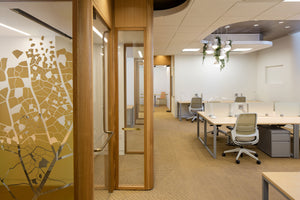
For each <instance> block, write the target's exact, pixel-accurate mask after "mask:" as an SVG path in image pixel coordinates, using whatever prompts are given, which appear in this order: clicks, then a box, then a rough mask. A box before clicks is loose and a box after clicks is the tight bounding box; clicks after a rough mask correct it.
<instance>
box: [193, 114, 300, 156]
mask: <svg viewBox="0 0 300 200" xmlns="http://www.w3.org/2000/svg"><path fill="white" fill-rule="evenodd" d="M199 116H201V117H202V118H203V123H204V140H202V138H201V137H200V130H199V125H200V120H199ZM207 122H208V123H209V124H212V125H213V127H214V130H213V131H214V139H213V152H212V151H211V150H210V149H209V147H208V146H207ZM235 122H236V117H216V118H214V119H213V118H211V117H209V116H208V115H207V114H206V113H205V112H198V117H197V137H198V139H199V140H200V141H201V142H202V144H203V145H204V146H205V148H206V149H207V151H208V152H209V153H210V154H211V155H212V157H213V158H216V157H217V125H234V124H235ZM257 124H258V125H285V124H291V125H293V134H294V146H293V158H299V124H300V117H257Z"/></svg>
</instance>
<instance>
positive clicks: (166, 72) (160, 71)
mask: <svg viewBox="0 0 300 200" xmlns="http://www.w3.org/2000/svg"><path fill="white" fill-rule="evenodd" d="M161 92H165V93H166V94H167V107H168V108H170V67H164V66H156V67H154V69H153V93H154V94H160V93H161Z"/></svg>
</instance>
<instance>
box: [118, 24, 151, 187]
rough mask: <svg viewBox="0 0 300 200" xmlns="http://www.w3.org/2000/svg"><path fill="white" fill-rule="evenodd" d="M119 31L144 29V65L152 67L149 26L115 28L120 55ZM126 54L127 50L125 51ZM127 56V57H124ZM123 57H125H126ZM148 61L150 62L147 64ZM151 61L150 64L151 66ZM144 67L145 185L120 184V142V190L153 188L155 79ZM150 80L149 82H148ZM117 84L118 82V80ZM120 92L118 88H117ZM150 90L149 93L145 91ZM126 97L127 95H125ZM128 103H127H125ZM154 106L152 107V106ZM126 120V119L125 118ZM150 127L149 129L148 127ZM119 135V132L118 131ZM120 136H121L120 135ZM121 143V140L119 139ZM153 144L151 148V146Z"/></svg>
mask: <svg viewBox="0 0 300 200" xmlns="http://www.w3.org/2000/svg"><path fill="white" fill-rule="evenodd" d="M119 31H144V60H145V61H144V66H145V67H146V66H147V67H148V68H150V69H152V58H151V57H152V56H149V55H148V54H149V53H150V54H152V51H151V52H149V50H147V47H149V45H150V44H152V43H151V42H150V41H148V40H149V33H148V32H147V28H145V27H137V28H125V27H124V28H123V27H120V28H115V35H114V40H115V41H116V42H115V43H114V55H118V32H119ZM124 56H125V52H124ZM124 58H125V57H124ZM124 58H123V59H124ZM147 61H148V64H146V63H147ZM149 63H151V64H150V66H149ZM114 65H115V66H117V67H118V57H115V63H114ZM124 65H125V59H124ZM117 67H116V68H115V70H116V71H117V72H116V74H117V75H118V69H117ZM145 67H144V104H145V105H146V106H147V105H148V107H147V108H146V107H145V108H146V109H145V110H144V112H145V115H146V116H147V113H148V115H150V116H151V117H150V119H148V121H146V120H147V119H146V118H144V121H145V125H144V185H143V186H119V170H118V169H119V144H118V145H117V146H118V148H117V149H116V151H114V154H115V155H114V158H116V160H115V161H116V172H115V173H116V181H117V182H116V189H120V190H147V189H152V188H153V132H152V129H153V124H152V123H153V98H152V96H153V86H152V87H149V86H148V85H149V83H148V82H151V85H153V80H152V74H153V73H152V71H151V73H150V72H147V70H145ZM147 81H148V82H147ZM115 84H118V80H116V82H115ZM151 85H150V86H151ZM117 92H118V90H117ZM146 92H148V93H150V95H149V94H146V95H145V93H146ZM118 97H119V96H118ZM124 98H125V99H126V96H125V95H124ZM119 100H120V99H119V98H118V100H117V102H116V104H117V105H119ZM125 105H126V104H125ZM151 106H152V107H151ZM125 120H126V119H125ZM118 123H119V121H115V125H119V124H118ZM147 127H148V129H147ZM118 135H119V132H118ZM118 138H119V137H118ZM117 143H119V141H117ZM149 146H151V148H149Z"/></svg>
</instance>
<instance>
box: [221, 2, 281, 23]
mask: <svg viewBox="0 0 300 200" xmlns="http://www.w3.org/2000/svg"><path fill="white" fill-rule="evenodd" d="M276 4H278V2H273V1H272V2H238V3H236V4H235V5H234V6H233V7H232V8H230V9H229V10H228V11H227V12H226V13H225V14H224V15H223V17H246V18H250V19H251V18H253V17H255V16H256V15H258V14H260V13H262V12H264V11H265V10H267V9H269V8H270V7H272V6H274V5H276Z"/></svg>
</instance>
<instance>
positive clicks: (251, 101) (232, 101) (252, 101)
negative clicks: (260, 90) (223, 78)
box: [177, 100, 260, 104]
mask: <svg viewBox="0 0 300 200" xmlns="http://www.w3.org/2000/svg"><path fill="white" fill-rule="evenodd" d="M257 102H260V101H256V100H249V101H246V102H235V101H234V100H224V101H203V103H257ZM177 103H182V104H188V103H191V100H186V101H177Z"/></svg>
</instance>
